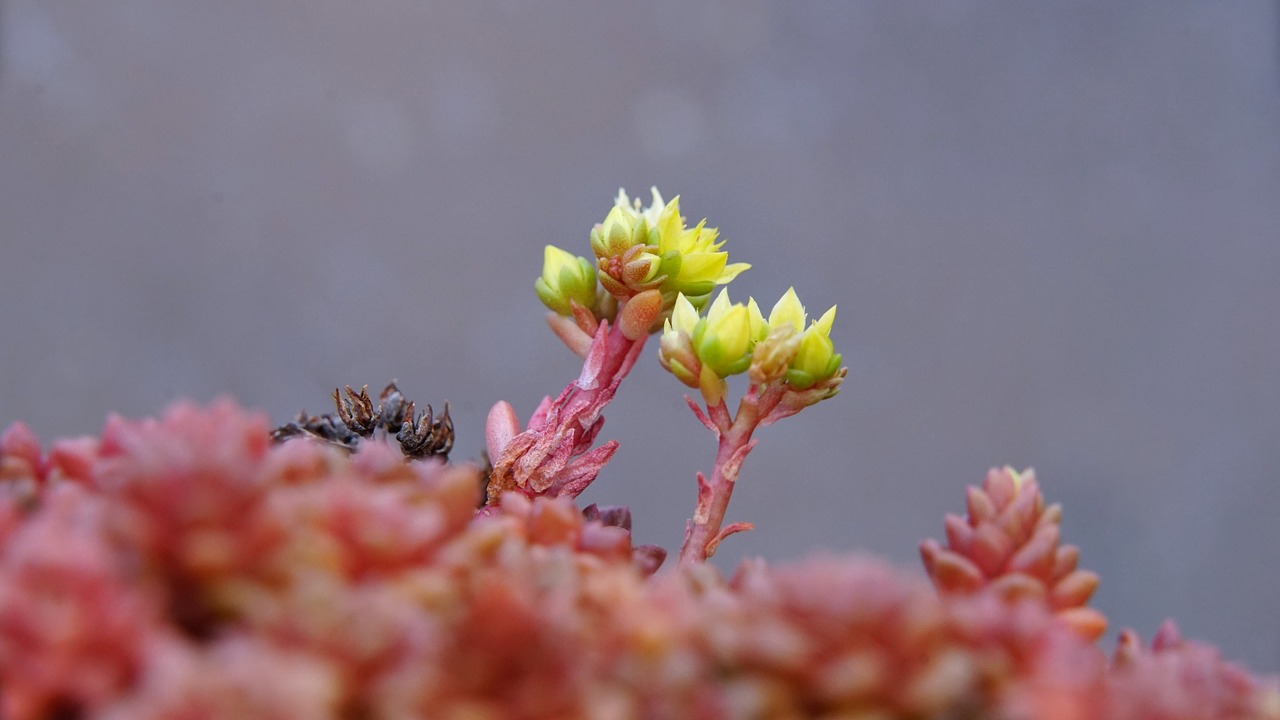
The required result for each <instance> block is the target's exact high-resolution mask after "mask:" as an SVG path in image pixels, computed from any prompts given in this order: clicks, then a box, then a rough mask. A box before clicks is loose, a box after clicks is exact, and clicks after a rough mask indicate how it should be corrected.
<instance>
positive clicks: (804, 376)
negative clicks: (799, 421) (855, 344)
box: [787, 306, 841, 390]
mask: <svg viewBox="0 0 1280 720" xmlns="http://www.w3.org/2000/svg"><path fill="white" fill-rule="evenodd" d="M835 317H836V309H835V306H832V307H831V309H830V310H828V311H827V312H826V313H824V314H823V316H822V317H821V318H820V319H818V320H817V321H815V322H814V323H813V324H812V325H810V326H809V328H808V329H807V330H805V331H804V334H803V335H801V336H800V347H799V348H798V349H797V350H796V355H795V358H793V359H792V361H791V367H790V368H788V370H787V384H789V385H791V386H792V387H793V388H795V389H797V390H807V389H808V388H810V387H813V386H814V385H815V384H816V383H819V382H822V381H823V380H826V379H827V378H830V377H831V376H833V375H835V374H836V371H837V370H839V369H840V360H841V356H840V353H838V352H836V351H835V346H834V345H833V344H832V343H831V323H832V321H834V320H835Z"/></svg>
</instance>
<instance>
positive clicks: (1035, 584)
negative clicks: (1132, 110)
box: [920, 467, 1107, 640]
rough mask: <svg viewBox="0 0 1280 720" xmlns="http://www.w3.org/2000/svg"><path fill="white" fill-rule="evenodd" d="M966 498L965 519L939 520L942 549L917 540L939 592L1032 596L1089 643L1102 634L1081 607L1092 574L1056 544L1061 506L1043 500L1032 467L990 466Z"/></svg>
mask: <svg viewBox="0 0 1280 720" xmlns="http://www.w3.org/2000/svg"><path fill="white" fill-rule="evenodd" d="M967 500H968V508H969V514H968V517H967V518H962V517H960V516H958V515H947V517H946V530H947V547H946V548H943V547H942V546H941V545H940V544H938V542H937V541H935V540H925V541H924V542H923V543H921V544H920V555H921V558H922V559H923V560H924V565H925V569H926V570H927V571H928V572H929V577H930V578H931V579H932V580H933V582H934V585H935V586H937V588H938V591H939V592H942V593H944V594H961V595H963V594H968V593H974V592H978V591H979V590H983V591H987V592H995V593H997V594H998V595H1000V596H1001V597H1004V598H1006V599H1009V600H1019V599H1024V598H1037V599H1041V600H1043V601H1044V602H1045V603H1047V604H1048V606H1049V607H1050V608H1051V609H1052V610H1053V611H1054V612H1055V613H1056V614H1057V617H1058V619H1059V620H1060V621H1061V622H1063V623H1065V624H1067V625H1069V626H1071V627H1072V628H1074V629H1075V630H1076V631H1077V632H1079V633H1080V634H1081V635H1082V636H1084V637H1086V638H1088V639H1090V640H1093V639H1095V638H1097V637H1099V636H1100V635H1102V633H1103V632H1105V631H1106V629H1107V620H1106V618H1105V617H1104V616H1103V615H1102V614H1101V613H1099V612H1098V611H1097V610H1094V609H1093V608H1090V607H1086V603H1088V602H1089V598H1090V597H1091V596H1092V595H1093V591H1094V590H1095V589H1097V587H1098V576H1097V575H1096V574H1094V573H1092V572H1090V571H1088V570H1079V569H1077V567H1076V566H1077V564H1078V563H1079V560H1080V550H1079V548H1077V547H1075V546H1074V545H1061V544H1060V543H1059V541H1060V538H1061V533H1062V529H1061V523H1062V507H1061V506H1060V505H1049V506H1046V505H1045V502H1044V496H1043V495H1041V494H1040V487H1039V485H1038V484H1037V483H1036V479H1035V474H1034V473H1033V472H1032V471H1030V470H1028V471H1027V472H1025V473H1021V474H1019V473H1017V472H1015V471H1013V469H1011V468H1007V467H1006V468H1004V469H1002V470H996V469H993V470H991V471H990V472H989V473H987V478H986V482H984V483H983V486H982V487H981V488H976V487H970V488H969V490H968V497H967Z"/></svg>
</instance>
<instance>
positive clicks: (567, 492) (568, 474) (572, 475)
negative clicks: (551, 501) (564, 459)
mask: <svg viewBox="0 0 1280 720" xmlns="http://www.w3.org/2000/svg"><path fill="white" fill-rule="evenodd" d="M617 449H618V441H617V440H610V441H609V442H607V443H605V444H603V445H601V446H600V447H598V448H596V449H595V450H592V451H591V452H589V453H587V454H586V455H583V456H582V457H579V458H578V459H576V460H574V461H573V463H571V464H570V465H569V466H568V467H567V468H565V470H564V471H563V472H561V473H560V475H559V477H557V478H556V480H555V481H554V482H553V483H552V484H551V485H550V487H549V489H550V491H551V492H552V494H554V495H563V496H567V497H577V496H578V495H579V494H580V493H581V492H582V491H583V490H586V489H587V486H588V485H590V484H591V483H592V482H593V481H594V480H595V479H596V476H597V475H599V474H600V470H601V469H603V468H604V466H605V464H606V463H608V462H609V458H611V457H613V453H614V452H615V451H616V450H617Z"/></svg>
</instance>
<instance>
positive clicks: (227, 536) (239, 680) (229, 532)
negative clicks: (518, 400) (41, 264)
mask: <svg viewBox="0 0 1280 720" xmlns="http://www.w3.org/2000/svg"><path fill="white" fill-rule="evenodd" d="M0 482H2V483H3V484H4V486H3V487H4V492H0V712H2V714H3V717H4V718H6V719H11V720H29V719H39V718H50V719H52V718H89V717H96V718H106V719H108V720H124V719H126V718H129V719H133V718H144V719H156V720H159V719H162V718H164V719H172V720H178V719H179V718H211V719H212V718H272V719H279V720H287V719H293V718H298V719H299V720H301V719H304V718H344V719H355V718H413V717H445V718H739V717H762V718H800V717H861V718H926V717H957V718H959V717H975V718H976V717H1011V718H1015V717H1028V718H1045V719H1047V720H1076V719H1083V718H1104V719H1106V718H1115V719H1117V720H1119V719H1120V718H1138V719H1140V720H1147V719H1151V720H1165V719H1169V720H1175V719H1176V720H1181V719H1182V718H1192V717H1195V718H1222V719H1224V720H1225V719H1235V718H1277V717H1280V707H1278V705H1280V699H1278V698H1280V696H1278V695H1277V691H1276V690H1275V688H1274V687H1273V686H1271V685H1267V684H1266V683H1264V682H1263V681H1260V680H1258V679H1256V678H1254V677H1253V676H1251V675H1249V674H1248V673H1247V672H1245V671H1244V670H1241V669H1239V668H1237V667H1235V666H1231V665H1228V664H1226V663H1223V662H1222V661H1221V660H1220V659H1219V658H1218V656H1217V653H1216V652H1215V651H1213V650H1212V649H1211V648H1207V647H1205V646H1201V645H1196V644H1194V643H1187V642H1184V641H1182V640H1181V639H1180V638H1178V637H1177V635H1176V632H1175V631H1173V630H1169V629H1166V630H1162V631H1161V633H1160V634H1159V635H1158V636H1157V640H1156V643H1155V644H1154V646H1153V647H1152V649H1150V650H1148V649H1144V648H1142V647H1141V646H1140V644H1139V643H1138V642H1137V639H1136V636H1133V635H1132V634H1124V635H1122V637H1121V645H1120V650H1119V651H1118V652H1117V656H1116V659H1115V660H1114V662H1112V663H1108V662H1107V660H1106V658H1105V657H1103V655H1102V653H1101V651H1099V650H1098V649H1097V648H1096V647H1095V646H1094V645H1093V644H1092V643H1091V642H1090V641H1089V640H1087V639H1086V638H1084V637H1082V636H1081V635H1080V634H1079V632H1078V631H1077V630H1078V628H1076V627H1075V626H1073V625H1072V624H1071V623H1064V622H1062V621H1061V616H1062V613H1063V611H1064V610H1065V609H1069V608H1080V607H1082V606H1083V599H1081V600H1080V601H1079V602H1078V603H1067V604H1063V603H1061V602H1059V601H1058V600H1055V598H1056V597H1058V595H1055V592H1054V589H1053V588H1054V587H1055V585H1054V583H1061V582H1062V578H1065V577H1070V573H1073V572H1078V571H1077V570H1076V569H1075V566H1074V559H1075V556H1074V555H1071V556H1070V557H1069V558H1067V559H1069V560H1071V561H1072V562H1071V563H1066V564H1070V565H1071V567H1070V568H1069V569H1066V564H1063V565H1062V567H1061V568H1056V569H1055V567H1056V566H1055V567H1049V566H1048V565H1044V566H1043V567H1041V566H1040V565H1036V564H1035V563H1032V564H1031V565H1029V566H1027V567H1029V568H1030V569H1031V572H1029V574H1028V577H1030V578H1039V580H1037V582H1040V583H1041V585H1039V586H1037V587H1043V588H1044V590H1043V591H1034V592H1026V593H1009V592H1008V591H1007V590H1008V588H1007V587H1006V586H1007V585H1009V582H1008V581H1005V582H1003V583H1001V582H1000V581H999V578H1000V577H1003V576H1004V575H1007V572H1006V571H1007V570H1008V568H1010V567H1015V566H1016V567H1019V568H1021V567H1022V565H1021V564H1019V563H1022V561H1009V560H1007V559H1006V560H1003V561H1001V562H1003V563H1005V564H1004V565H1001V567H1003V568H1005V569H1004V570H1000V569H999V568H996V566H995V565H992V568H987V569H983V570H982V572H983V578H984V582H981V583H978V584H976V585H974V586H972V587H968V586H966V588H965V592H955V593H953V592H950V589H949V586H947V585H945V584H944V585H943V587H942V589H943V590H944V591H945V592H944V593H943V594H941V595H940V594H939V593H937V592H936V591H935V590H934V588H932V587H930V585H929V584H928V583H927V582H925V581H923V580H922V579H919V578H915V577H912V576H909V575H905V574H903V573H901V572H899V571H897V570H894V569H892V568H890V567H887V566H885V565H884V564H882V563H880V562H878V561H875V560H871V559H866V558H858V557H845V558H815V559H811V560H808V561H805V562H801V563H798V564H791V565H784V566H778V567H768V566H766V565H764V564H763V563H762V562H750V563H746V564H744V565H743V566H742V567H741V568H740V569H739V570H738V572H737V573H736V574H735V575H734V576H733V577H732V578H729V579H727V580H726V579H725V578H722V577H721V576H720V575H719V574H718V573H716V572H715V570H714V569H713V568H712V567H710V566H708V565H705V564H701V565H697V564H694V565H687V566H683V567H678V568H674V569H671V570H669V571H668V572H665V573H658V574H656V575H655V574H653V570H654V569H655V568H656V565H657V562H658V561H660V555H661V551H660V550H659V549H656V548H646V547H635V546H633V544H632V539H631V533H630V516H629V514H628V513H626V512H625V510H622V509H618V508H604V509H598V508H594V507H593V508H589V509H587V510H586V511H582V510H579V509H578V508H577V507H575V506H574V504H573V503H572V501H571V500H570V499H569V498H567V497H544V496H535V497H532V498H531V497H528V496H526V494H524V493H521V492H510V493H506V494H504V495H502V496H501V498H500V501H499V503H498V504H496V505H490V506H485V507H484V508H483V509H482V510H480V511H479V512H478V511H477V508H478V507H479V506H480V504H481V501H482V498H483V492H482V486H481V477H480V473H479V471H478V470H477V469H475V468H471V467H466V466H454V465H448V464H445V463H443V462H440V461H436V460H425V461H413V462H408V461H406V460H405V459H404V457H403V455H402V454H401V453H400V452H399V451H397V450H396V449H394V448H392V447H390V446H388V445H385V444H383V443H380V442H367V443H364V444H362V445H361V446H360V449H359V450H358V451H357V452H356V453H355V454H354V455H348V454H346V453H345V452H343V451H340V450H337V449H335V448H333V447H331V446H326V445H323V444H320V443H313V442H311V441H307V440H294V441H290V442H287V443H285V444H283V445H279V446H272V445H271V444H270V443H269V441H268V435H267V424H266V422H265V419H264V418H262V417H261V416H258V415H255V414H252V413H246V412H245V411H243V410H241V409H240V408H238V407H237V406H235V405H234V404H233V403H230V402H226V401H222V402H217V403H214V404H212V405H211V406H208V407H197V406H193V405H178V406H175V407H174V408H172V409H171V410H170V411H169V412H168V413H166V414H165V415H164V416H163V417H162V418H160V419H158V420H144V421H136V422H135V421H127V420H122V419H119V418H113V419H111V420H109V421H108V423H107V425H106V428H105V429H104V431H103V433H102V437H101V439H100V440H99V439H79V440H72V441H61V442H56V443H54V444H53V445H52V446H51V449H50V450H49V452H48V453H47V454H45V453H42V451H41V449H40V445H39V444H38V443H37V442H36V440H35V438H34V436H33V435H32V434H31V433H30V431H29V430H27V429H26V428H24V427H22V426H15V427H14V428H11V429H10V430H8V431H6V432H5V433H4V434H3V435H2V436H0ZM1000 487H1001V488H1003V490H1002V489H1000V488H996V490H995V491H994V492H996V493H997V494H998V493H1002V492H1005V491H1006V490H1008V489H1009V488H1007V487H1004V486H1003V485H1002V486H1000ZM1020 487H1021V488H1022V490H1023V491H1025V492H1030V491H1034V492H1035V494H1036V495H1035V499H1033V500H1023V501H1021V504H1020V503H1019V502H1018V501H1016V498H1015V497H1014V496H1010V497H1008V498H1004V500H1006V501H1007V500H1011V499H1012V500H1014V502H1012V504H1010V503H1007V502H1006V503H1005V504H1006V505H1008V506H1010V507H1012V506H1017V507H1022V506H1023V505H1026V507H1027V508H1030V509H1029V510H1026V509H1024V510H1025V511H1018V512H1022V513H1023V514H1024V515H1026V517H1022V515H1019V516H1018V517H1019V518H1021V519H1019V520H1016V522H1015V520H1012V519H1010V520H1007V521H1004V524H1003V525H1001V527H1004V528H1011V527H1022V528H1023V529H1024V530H1025V529H1026V528H1027V527H1030V528H1035V527H1040V526H1041V523H1045V522H1051V521H1053V520H1054V519H1055V517H1056V516H1053V515H1049V516H1048V517H1049V520H1048V521H1045V520H1036V518H1037V517H1041V518H1043V517H1044V516H1045V515H1046V513H1048V511H1047V510H1046V509H1045V508H1044V507H1043V503H1042V502H1041V501H1040V500H1039V499H1038V498H1039V492H1038V490H1036V489H1035V488H1034V485H1026V484H1023V485H1021V486H1020ZM988 492H989V493H990V492H991V490H990V489H989V490H988ZM1006 494H1007V493H1006ZM1014 495H1017V493H1014ZM1001 497H1003V496H1001ZM997 499H999V498H997ZM996 506H997V507H1000V506H1001V504H1000V502H996ZM980 512H982V510H981V509H980ZM1011 512H1012V511H1011ZM996 515H999V513H997V514H996ZM992 517H995V516H992ZM1011 517H1012V516H1011ZM1011 523H1012V524H1011ZM1024 526H1026V527H1024ZM967 527H970V528H972V527H975V526H974V525H972V524H969V525H967ZM984 532H985V531H984ZM1036 532H1037V531H1034V530H1031V531H1029V532H1026V533H1023V534H1025V535H1026V536H1027V537H1026V538H1023V539H1022V540H1019V541H1017V542H1021V543H1023V544H1024V545H1025V544H1026V542H1027V539H1028V538H1031V539H1032V542H1034V537H1036ZM953 534H954V535H955V536H956V537H957V538H960V539H961V540H963V537H964V533H953ZM1018 537H1021V535H1019V536H1018ZM1052 540H1053V542H1052V543H1048V542H1044V541H1041V545H1043V547H1041V546H1040V545H1036V546H1035V547H1037V548H1039V549H1037V550H1036V552H1037V553H1042V554H1048V555H1049V556H1051V557H1055V558H1056V557H1059V556H1061V555H1062V554H1063V551H1062V549H1061V548H1059V547H1058V545H1057V544H1056V540H1057V537H1056V534H1054V535H1053V537H1052ZM1015 544H1017V543H1015ZM944 552H952V553H955V554H956V555H957V557H959V558H961V559H964V560H965V561H966V562H971V563H973V562H978V561H977V560H974V559H972V558H971V556H972V555H973V553H974V552H975V551H973V550H972V549H971V548H970V549H966V548H965V547H963V542H961V543H960V546H958V547H957V546H955V544H953V549H950V550H943V549H942V548H941V547H940V546H939V547H938V548H937V549H936V550H935V551H934V557H935V570H936V559H937V558H939V557H948V556H944V555H942V553H944ZM983 552H985V551H983ZM1068 554H1070V553H1068ZM1015 556H1017V553H1016V551H1015V552H1013V554H1012V555H1010V557H1015ZM982 557H985V556H981V555H980V556H979V559H981V558H982ZM1037 557H1038V556H1037ZM984 562H985V561H984ZM1009 562H1013V563H1014V564H1013V565H1009ZM993 568H994V569H993ZM1060 571H1061V572H1060ZM1002 573H1003V575H1002ZM934 580H935V581H937V580H938V578H937V573H936V571H935V577H934ZM1024 584H1025V583H1024Z"/></svg>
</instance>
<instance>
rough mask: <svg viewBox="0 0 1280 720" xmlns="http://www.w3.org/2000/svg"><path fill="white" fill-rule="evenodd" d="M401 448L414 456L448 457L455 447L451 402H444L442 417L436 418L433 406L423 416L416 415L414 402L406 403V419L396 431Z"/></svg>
mask: <svg viewBox="0 0 1280 720" xmlns="http://www.w3.org/2000/svg"><path fill="white" fill-rule="evenodd" d="M396 440H398V441H399V442H400V450H401V451H402V452H404V454H405V455H408V456H409V457H413V458H422V457H440V458H447V457H448V455H449V451H450V450H452V449H453V418H451V417H449V403H447V402H446V403H445V404H444V412H442V413H440V418H439V419H438V420H437V419H434V418H433V416H432V411H431V406H430V405H428V406H427V411H426V413H424V414H423V415H422V416H421V417H417V418H415V417H414V408H413V402H408V403H405V406H404V421H403V422H402V423H401V425H400V432H398V433H396Z"/></svg>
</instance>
